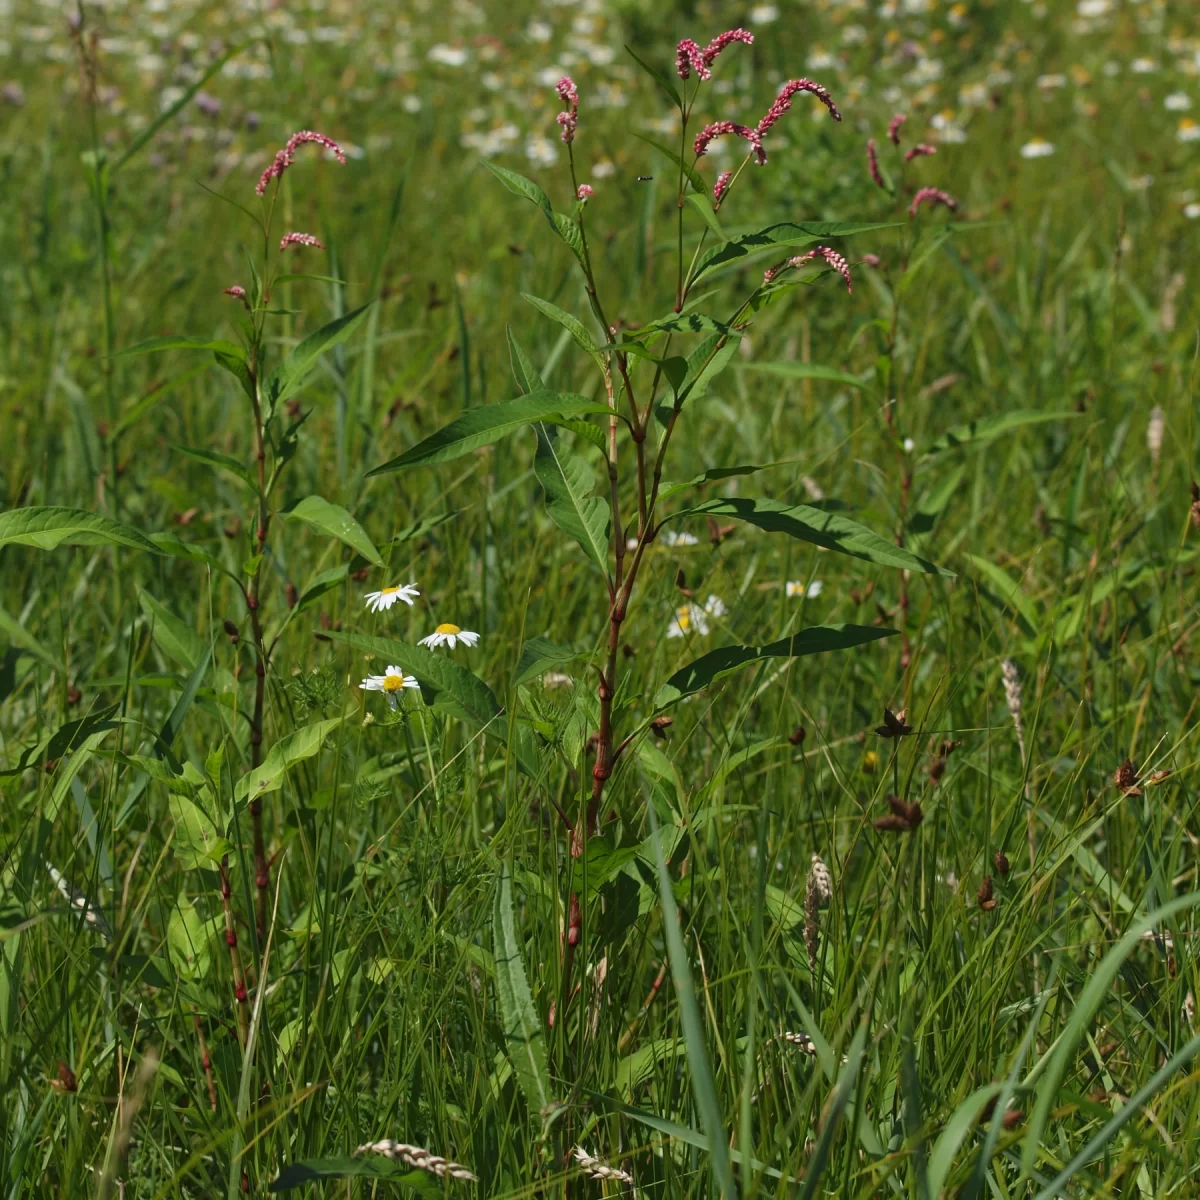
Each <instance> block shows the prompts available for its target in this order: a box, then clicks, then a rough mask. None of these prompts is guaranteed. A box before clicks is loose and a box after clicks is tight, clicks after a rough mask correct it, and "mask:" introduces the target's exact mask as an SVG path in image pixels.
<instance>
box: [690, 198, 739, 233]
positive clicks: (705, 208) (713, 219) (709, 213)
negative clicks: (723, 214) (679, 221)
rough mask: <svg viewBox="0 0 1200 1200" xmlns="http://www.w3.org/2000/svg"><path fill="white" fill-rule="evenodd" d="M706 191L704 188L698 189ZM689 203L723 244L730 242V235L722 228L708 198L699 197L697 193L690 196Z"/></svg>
mask: <svg viewBox="0 0 1200 1200" xmlns="http://www.w3.org/2000/svg"><path fill="white" fill-rule="evenodd" d="M698 190H699V191H704V189H703V188H700V189H698ZM688 203H689V204H690V205H691V206H692V207H693V208H694V209H695V210H696V211H697V212H698V213H699V214H700V216H701V217H703V218H704V223H705V224H706V225H707V226H708V227H709V229H711V230H712V231H713V233H715V234H716V235H717V237H719V238H720V239H721V241H723V242H727V241H728V240H729V235H728V234H727V233H726V232H725V230H724V229H723V228H722V227H721V222H720V220H719V219H718V217H717V214H716V212H714V211H713V206H712V201H711V200H709V199H708V197H707V196H697V195H696V193H695V192H692V193H690V194H689V195H688Z"/></svg>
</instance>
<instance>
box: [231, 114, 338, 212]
mask: <svg viewBox="0 0 1200 1200" xmlns="http://www.w3.org/2000/svg"><path fill="white" fill-rule="evenodd" d="M306 142H314V143H315V144H317V145H318V146H324V147H325V149H326V150H329V151H331V152H332V153H333V156H334V157H335V158H336V159H337V160H338V162H340V163H341V164H342V165H343V166H344V165H345V162H346V155H345V152H344V151H343V150H342V148H341V146H339V145H338V144H337V142H335V141H334V140H333V138H331V137H326V136H325V135H324V134H323V133H316V132H314V131H313V130H311V129H301V130H300V132H299V133H293V134H292V136H291V137H290V138H288V140H287V145H286V146H284V148H283V149H282V150H280V151H279V153H278V154H276V155H275V158H274V159H273V160H272V162H271V165H270V166H269V167H268V168H267V169H266V170H265V171H264V172H263V173H262V175H261V176H260V177H259V180H258V186H257V187H255V189H254V190H255V191H256V192H257V193H258V194H259V195H260V196H261V195H262V194H263V193H264V192H265V191H266V190H267V185H268V184H269V183H270V182H271V180H272V179H278V178H279V177H280V176H281V175H282V174H283V173H284V171H286V170H287V169H288V167H290V166H291V165H292V163H294V162H295V161H296V151H297V150H298V149H299V148H300V147H301V146H303V145H304V144H305V143H306Z"/></svg>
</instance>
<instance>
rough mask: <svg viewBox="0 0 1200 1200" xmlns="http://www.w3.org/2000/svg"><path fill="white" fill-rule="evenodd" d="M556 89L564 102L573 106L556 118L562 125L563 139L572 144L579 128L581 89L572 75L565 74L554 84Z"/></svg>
mask: <svg viewBox="0 0 1200 1200" xmlns="http://www.w3.org/2000/svg"><path fill="white" fill-rule="evenodd" d="M554 90H555V91H556V92H557V93H558V98H559V99H560V100H561V101H562V102H563V103H564V104H569V105H570V106H571V107H570V108H568V109H567V110H566V112H560V113H559V114H558V116H557V117H555V118H554V119H555V120H556V121H557V122H558V123H559V124H560V125H561V126H562V140H563V141H564V142H566V143H567V145H570V144H571V143H572V142H573V141H574V140H575V130H576V129H578V128H579V91H578V89H577V88H576V87H575V81H574V80H573V79H572V78H571V77H570V75H564V76H563V77H562V78H561V79H560V80H559V81H558V83H556V84H555V85H554Z"/></svg>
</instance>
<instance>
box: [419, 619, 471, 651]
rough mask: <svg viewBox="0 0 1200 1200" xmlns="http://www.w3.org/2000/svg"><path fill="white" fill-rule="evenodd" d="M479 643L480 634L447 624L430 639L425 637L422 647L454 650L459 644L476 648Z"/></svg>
mask: <svg viewBox="0 0 1200 1200" xmlns="http://www.w3.org/2000/svg"><path fill="white" fill-rule="evenodd" d="M478 641H479V634H477V633H472V632H471V631H470V630H469V629H460V628H459V627H458V626H457V625H451V624H449V623H446V624H443V625H439V626H438V627H437V628H436V629H435V630H434V631H433V632H432V633H431V634H430V635H429V636H428V637H423V638H422V639H421V645H422V646H428V647H429V648H430V649H431V650H433V649H435V648H436V647H438V646H449V647H450V649H451V650H453V649H454V647H455V646H456V645H457V644H458V643H459V642H462V644H463V645H464V646H474V645H475V644H476V643H477V642H478Z"/></svg>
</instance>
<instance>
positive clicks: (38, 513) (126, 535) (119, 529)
mask: <svg viewBox="0 0 1200 1200" xmlns="http://www.w3.org/2000/svg"><path fill="white" fill-rule="evenodd" d="M64 542H65V543H66V544H67V545H69V546H129V547H130V548H132V549H134V550H146V551H148V552H149V553H151V554H162V553H163V551H162V550H160V549H159V548H158V547H157V546H156V545H155V544H154V543H153V542H152V541H150V539H149V538H147V537H146V536H145V535H144V534H142V533H139V532H138V531H137V530H136V529H133V528H132V527H131V526H129V525H122V524H121V523H120V522H119V521H113V520H110V519H109V518H108V517H102V516H100V515H99V514H98V513H90V512H85V511H83V510H82V509H79V508H59V507H56V506H51V507H38V508H10V509H9V510H8V511H7V512H3V513H0V546H5V545H8V544H9V543H14V544H16V545H21V546H34V547H36V548H37V549H38V550H53V549H55V547H57V546H61V545H62V544H63V543H64Z"/></svg>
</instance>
